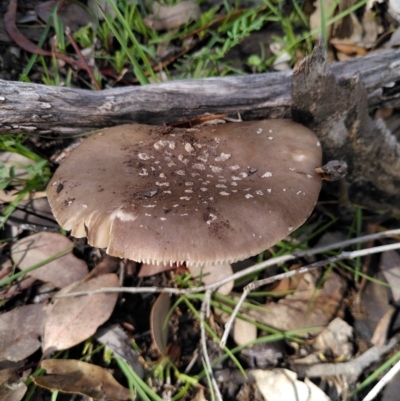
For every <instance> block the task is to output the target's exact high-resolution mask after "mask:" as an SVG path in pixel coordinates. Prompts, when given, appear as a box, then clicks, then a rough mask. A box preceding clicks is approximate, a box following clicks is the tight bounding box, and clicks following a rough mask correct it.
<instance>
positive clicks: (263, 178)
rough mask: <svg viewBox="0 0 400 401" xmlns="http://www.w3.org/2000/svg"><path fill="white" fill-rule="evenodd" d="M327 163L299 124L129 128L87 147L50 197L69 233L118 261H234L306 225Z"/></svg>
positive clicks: (95, 138)
mask: <svg viewBox="0 0 400 401" xmlns="http://www.w3.org/2000/svg"><path fill="white" fill-rule="evenodd" d="M320 165H321V147H320V144H319V142H318V139H317V137H316V136H315V135H314V133H313V132H312V131H310V130H309V129H307V128H305V127H303V126H301V125H299V124H296V123H294V122H292V121H290V120H264V121H248V122H241V123H231V124H223V125H218V126H211V127H207V126H206V127H200V128H190V129H182V128H171V127H154V126H147V125H122V126H118V127H114V128H108V129H104V130H102V131H100V132H98V133H95V134H93V135H91V136H90V137H89V138H88V139H86V140H85V141H83V143H82V144H81V145H80V146H79V147H78V148H77V149H75V150H74V151H73V152H72V153H71V154H70V155H69V156H68V157H67V159H66V160H65V161H64V162H63V163H62V164H61V166H60V167H59V169H58V170H57V172H56V173H55V174H54V177H53V178H52V180H51V181H50V183H49V185H48V187H47V193H48V198H49V202H50V205H51V207H52V210H53V213H54V215H55V217H56V219H57V221H58V222H59V223H60V225H61V226H62V227H63V228H64V229H65V230H71V234H72V235H73V236H75V237H78V238H80V237H85V236H86V237H87V238H88V242H89V244H90V245H92V246H95V247H99V248H106V251H107V253H109V254H110V255H113V256H118V257H122V258H128V259H131V260H135V261H138V262H145V263H155V264H159V263H161V264H172V263H174V262H177V263H186V264H187V265H188V266H190V265H201V264H206V263H207V264H210V263H211V264H218V263H232V262H235V261H239V260H243V259H245V258H247V257H249V256H251V255H255V254H257V253H259V252H261V251H263V250H265V249H267V248H269V247H271V246H272V245H274V244H275V243H276V242H278V241H279V240H281V239H283V238H285V237H286V236H287V235H288V234H290V233H291V232H292V231H293V230H295V229H296V228H297V227H299V226H300V225H301V224H303V223H304V221H305V220H306V219H307V217H308V216H309V214H310V213H311V211H312V210H313V208H314V205H315V203H316V201H317V198H318V194H319V191H320V187H321V177H320V176H319V175H318V174H317V173H316V172H315V169H316V168H317V167H318V166H320Z"/></svg>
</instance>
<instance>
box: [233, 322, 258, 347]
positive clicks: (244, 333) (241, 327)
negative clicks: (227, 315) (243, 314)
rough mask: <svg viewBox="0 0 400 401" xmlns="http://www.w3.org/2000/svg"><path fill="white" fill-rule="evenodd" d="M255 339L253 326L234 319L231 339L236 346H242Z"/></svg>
mask: <svg viewBox="0 0 400 401" xmlns="http://www.w3.org/2000/svg"><path fill="white" fill-rule="evenodd" d="M256 338H257V327H256V326H255V324H253V323H250V322H247V321H246V320H242V319H235V324H234V326H233V339H234V340H235V343H236V344H237V345H244V344H247V343H249V342H251V341H254V340H255V339H256Z"/></svg>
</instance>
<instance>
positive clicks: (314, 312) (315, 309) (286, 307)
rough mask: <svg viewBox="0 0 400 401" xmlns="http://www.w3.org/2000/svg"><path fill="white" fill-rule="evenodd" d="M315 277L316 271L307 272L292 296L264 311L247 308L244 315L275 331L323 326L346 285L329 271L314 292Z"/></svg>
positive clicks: (267, 307)
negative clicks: (323, 281) (321, 285)
mask: <svg viewBox="0 0 400 401" xmlns="http://www.w3.org/2000/svg"><path fill="white" fill-rule="evenodd" d="M317 275H318V272H310V273H306V274H305V275H304V276H303V277H302V279H301V280H300V282H299V285H298V287H297V291H296V292H295V293H294V294H291V295H288V296H286V297H285V298H283V299H281V300H279V302H276V303H273V302H271V303H269V304H267V305H265V311H260V310H258V309H247V311H246V314H247V315H249V316H251V317H252V318H254V319H256V320H257V321H259V322H262V323H264V324H266V325H268V326H271V327H274V328H276V329H278V330H296V329H301V328H306V327H311V326H326V325H327V324H328V323H329V322H330V321H331V320H332V318H333V317H334V316H335V314H336V312H337V310H338V309H339V306H340V303H341V301H342V298H343V295H344V292H345V283H344V281H343V280H342V279H341V277H340V276H338V275H337V274H335V273H333V272H331V273H329V275H328V277H327V278H326V281H325V283H324V285H323V287H322V288H321V289H316V284H317V282H318V277H317ZM314 332H315V331H314Z"/></svg>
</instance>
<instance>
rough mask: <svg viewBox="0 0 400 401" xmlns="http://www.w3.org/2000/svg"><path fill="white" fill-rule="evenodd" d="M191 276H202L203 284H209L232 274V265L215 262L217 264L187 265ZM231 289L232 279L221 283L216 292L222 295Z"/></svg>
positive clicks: (228, 292)
mask: <svg viewBox="0 0 400 401" xmlns="http://www.w3.org/2000/svg"><path fill="white" fill-rule="evenodd" d="M188 269H189V271H190V273H191V274H192V276H193V277H196V278H198V277H200V276H201V277H202V281H203V284H205V285H209V284H214V283H216V282H218V281H220V280H223V279H224V278H227V277H229V276H232V275H233V270H232V266H231V265H230V264H229V263H223V264H217V265H210V264H208V265H203V266H195V265H193V266H190V267H188ZM232 289H233V280H232V281H228V282H227V283H225V284H223V285H221V286H220V287H219V288H218V290H217V291H218V292H219V293H220V294H223V295H228V294H230V293H231V291H232Z"/></svg>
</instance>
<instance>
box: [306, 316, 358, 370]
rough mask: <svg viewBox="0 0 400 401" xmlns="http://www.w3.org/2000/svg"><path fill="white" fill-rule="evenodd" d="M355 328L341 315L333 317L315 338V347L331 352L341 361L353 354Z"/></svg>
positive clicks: (332, 355)
mask: <svg viewBox="0 0 400 401" xmlns="http://www.w3.org/2000/svg"><path fill="white" fill-rule="evenodd" d="M352 340H353V328H352V327H351V326H350V325H349V324H348V323H347V322H345V321H344V320H343V319H341V318H340V317H337V318H335V319H333V320H332V321H331V322H330V323H329V325H328V327H326V328H325V329H324V330H323V331H322V332H321V333H320V334H318V336H317V337H316V338H315V341H314V344H313V348H314V349H315V350H317V351H319V352H323V353H325V354H326V353H329V355H330V356H331V357H333V358H337V359H340V361H341V362H343V361H348V360H350V359H351V357H352V356H353V343H352Z"/></svg>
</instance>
